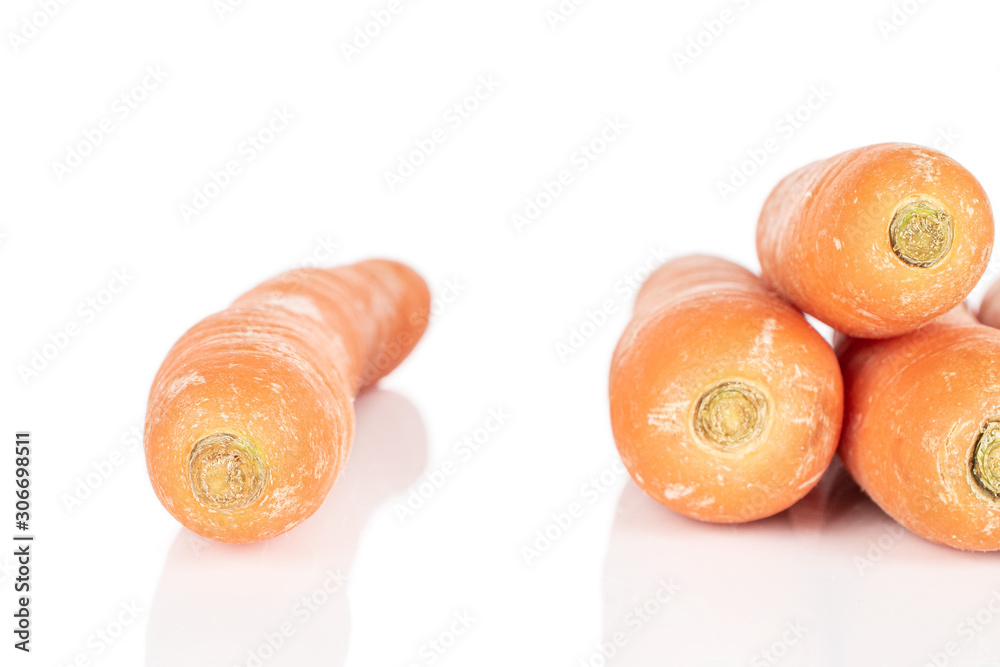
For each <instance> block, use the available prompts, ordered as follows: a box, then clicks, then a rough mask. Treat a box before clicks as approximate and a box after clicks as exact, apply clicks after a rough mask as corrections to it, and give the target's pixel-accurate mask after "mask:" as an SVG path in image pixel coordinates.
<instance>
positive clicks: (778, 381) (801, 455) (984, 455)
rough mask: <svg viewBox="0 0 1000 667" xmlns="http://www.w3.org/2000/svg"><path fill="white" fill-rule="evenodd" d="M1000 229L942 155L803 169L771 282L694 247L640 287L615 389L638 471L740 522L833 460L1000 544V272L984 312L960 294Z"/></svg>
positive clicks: (765, 217) (770, 246) (772, 254)
mask: <svg viewBox="0 0 1000 667" xmlns="http://www.w3.org/2000/svg"><path fill="white" fill-rule="evenodd" d="M993 234H994V227H993V214H992V210H991V207H990V203H989V199H988V198H987V196H986V193H985V191H984V190H983V188H982V186H981V185H980V184H979V182H978V181H977V180H976V179H975V178H974V177H973V176H972V174H970V173H969V172H968V171H967V170H966V169H965V168H963V167H962V166H961V165H960V164H958V163H957V162H956V161H954V160H953V159H951V158H949V157H947V156H945V155H943V154H941V153H939V152H937V151H933V150H931V149H928V148H922V147H920V146H914V145H909V144H898V143H897V144H879V145H874V146H867V147H863V148H858V149H855V150H851V151H847V152H845V153H841V154H840V155H836V156H834V157H832V158H829V159H826V160H820V161H818V162H814V163H813V164H810V165H808V166H805V167H803V168H801V169H799V170H798V171H795V172H794V173H792V174H790V175H789V176H787V177H786V178H785V179H784V180H782V181H781V182H780V183H779V184H778V185H777V186H776V187H775V188H774V190H773V191H772V192H771V194H770V196H769V197H768V198H767V200H766V202H765V204H764V207H763V210H762V212H761V215H760V219H759V221H758V225H757V254H758V258H759V260H760V266H761V276H760V277H757V276H755V275H754V274H752V273H751V272H749V271H747V270H746V269H743V268H741V267H739V266H736V265H734V264H732V263H730V262H728V261H725V260H723V259H719V258H713V257H703V256H696V257H685V258H680V259H675V260H673V261H671V262H668V263H667V264H665V265H664V266H662V267H661V268H660V269H658V270H657V271H656V272H655V273H654V274H653V275H652V276H651V277H650V278H649V279H648V281H647V282H646V284H645V285H644V286H643V288H642V290H640V292H639V294H638V295H637V297H636V303H635V309H634V314H633V318H632V321H631V322H630V323H629V324H628V326H627V328H626V330H625V332H624V334H623V335H622V338H621V340H620V341H619V343H618V347H617V349H616V350H615V354H614V357H613V359H612V363H611V375H610V389H609V395H610V408H611V425H612V430H613V433H614V438H615V443H616V445H617V447H618V451H619V453H620V455H621V457H622V461H623V462H624V464H625V466H626V468H627V469H628V471H629V473H630V475H631V477H632V478H633V480H635V482H636V484H638V485H639V487H641V488H642V489H643V490H644V491H645V492H646V493H647V494H648V495H649V496H651V497H652V498H654V499H656V500H657V501H658V502H660V503H662V504H663V505H666V506H667V507H669V508H671V509H673V510H675V511H677V512H680V513H682V514H685V515H687V516H690V517H693V518H696V519H701V520H703V521H712V522H720V523H732V522H742V521H749V520H753V519H759V518H763V517H767V516H770V515H773V514H776V513H778V512H780V511H782V510H784V509H787V508H788V507H790V506H791V505H792V504H794V503H795V502H796V501H798V500H799V499H800V498H802V497H803V496H804V495H805V494H806V493H808V491H809V490H810V489H811V488H812V487H813V486H814V485H815V484H816V483H817V482H818V481H819V479H820V477H821V476H822V475H823V473H824V471H825V470H826V468H827V466H828V465H829V463H830V462H831V460H832V458H833V457H834V455H835V453H837V454H839V456H840V458H841V459H842V461H843V463H844V465H845V467H846V468H847V470H848V471H849V472H850V474H851V476H852V477H853V478H854V480H855V481H856V482H857V483H858V485H859V486H860V487H861V488H862V489H863V490H864V491H865V492H866V493H867V494H868V495H869V496H870V497H871V498H872V500H874V501H875V502H876V503H877V504H878V505H879V506H880V507H881V508H882V509H883V510H884V511H885V512H886V513H887V514H889V515H890V516H892V517H893V518H894V519H896V520H897V521H898V522H900V523H901V524H902V525H904V526H906V527H907V528H909V529H910V530H912V531H913V532H914V533H916V534H918V535H920V536H922V537H924V538H926V539H928V540H932V541H934V542H938V543H941V544H946V545H949V546H952V547H957V548H960V549H969V550H982V551H986V550H997V549H1000V330H998V329H997V328H996V327H1000V283H998V284H997V285H994V286H993V288H992V289H991V290H990V291H989V292H988V293H987V295H986V296H985V297H984V300H983V303H982V306H981V308H980V309H979V313H978V319H977V317H976V316H975V315H973V314H972V313H971V312H970V311H969V310H968V309H967V308H966V307H965V305H964V300H965V299H966V297H967V296H968V295H969V293H970V292H971V291H972V289H973V288H974V287H975V286H976V284H977V283H978V282H979V281H980V279H981V278H982V277H983V274H984V273H985V271H986V267H987V264H988V262H989V260H990V254H991V251H992V247H993ZM803 313H805V314H808V315H811V316H813V317H814V318H816V319H817V320H819V321H821V322H823V323H825V324H827V325H829V326H830V327H831V328H833V329H834V330H835V331H836V332H837V336H836V339H837V341H838V342H837V344H836V347H835V348H834V347H832V346H831V345H830V344H829V343H828V342H827V341H826V340H825V339H823V338H822V337H821V336H820V335H819V334H818V333H817V332H816V330H815V329H813V327H812V326H811V325H810V324H809V323H808V321H807V320H806V319H805V317H804V315H803Z"/></svg>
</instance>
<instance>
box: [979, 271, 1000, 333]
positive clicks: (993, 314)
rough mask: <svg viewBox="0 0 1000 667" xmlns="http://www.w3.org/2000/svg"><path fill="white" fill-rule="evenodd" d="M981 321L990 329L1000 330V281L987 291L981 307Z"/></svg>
mask: <svg viewBox="0 0 1000 667" xmlns="http://www.w3.org/2000/svg"><path fill="white" fill-rule="evenodd" d="M979 321H980V322H982V323H983V324H985V325H986V326H988V327H993V328H994V329H998V328H1000V280H998V281H996V282H995V283H993V284H992V285H990V288H989V289H988V290H986V294H985V295H984V296H983V302H982V304H981V305H980V306H979Z"/></svg>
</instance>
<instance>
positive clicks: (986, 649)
mask: <svg viewBox="0 0 1000 667" xmlns="http://www.w3.org/2000/svg"><path fill="white" fill-rule="evenodd" d="M998 558H1000V556H998V555H996V554H982V553H978V554H977V553H968V552H961V551H957V550H954V549H949V548H947V547H942V546H939V545H935V544H931V543H930V542H927V541H925V540H923V539H921V538H919V537H917V536H916V535H913V534H912V533H910V532H908V531H906V530H905V529H903V528H902V527H901V526H899V525H898V524H897V523H896V522H895V521H893V520H892V519H891V518H889V517H888V516H887V515H886V514H884V513H883V512H882V511H881V510H880V509H879V508H878V506H876V505H875V504H874V503H873V502H872V501H871V500H869V499H868V497H867V496H866V495H865V494H864V493H863V492H862V491H861V490H860V489H859V488H858V487H857V485H856V484H855V483H854V481H853V480H851V478H850V476H849V475H848V474H847V472H846V471H845V470H844V469H843V466H842V465H841V464H840V462H839V460H836V461H835V462H834V464H833V465H832V466H831V468H830V470H828V471H827V474H826V475H825V476H824V478H823V479H822V480H821V482H820V484H818V485H817V486H816V488H814V489H813V490H812V492H810V493H809V494H808V495H807V496H806V497H805V498H803V499H802V500H801V501H800V502H799V503H797V504H796V505H794V506H793V507H792V508H790V509H788V510H786V511H784V512H782V513H780V514H777V515H775V516H773V517H770V518H768V519H763V520H761V521H754V522H751V523H748V524H741V525H732V526H726V525H715V524H708V523H702V522H699V521H695V520H693V519H688V518H687V517H684V516H681V515H679V514H676V513H674V512H671V511H670V510H668V509H667V508H665V507H663V506H661V505H660V504H659V503H657V502H656V501H654V500H652V499H651V498H649V497H648V496H646V495H645V494H644V493H643V492H642V491H641V490H640V489H639V488H638V487H636V486H635V485H634V484H631V483H629V484H627V485H626V487H625V489H624V490H623V492H622V494H621V496H620V498H619V501H618V507H617V512H616V515H615V519H614V524H613V526H612V530H611V536H610V540H609V544H608V550H607V554H606V557H605V563H604V573H603V579H602V586H603V603H604V604H603V621H602V636H601V640H600V643H595V644H594V645H593V647H592V651H593V653H592V654H591V655H586V654H585V655H580V656H575V657H577V658H581V659H583V660H584V661H585V664H586V662H587V661H588V660H590V659H592V658H593V657H594V655H598V654H600V653H601V651H602V650H603V651H604V652H605V653H607V652H609V651H611V650H612V649H613V651H614V653H615V655H614V657H613V659H612V660H608V662H609V664H614V665H616V666H618V667H628V666H632V665H649V664H671V665H680V666H683V667H737V666H742V665H749V664H768V665H769V664H776V663H775V662H774V661H775V660H778V658H780V662H781V663H782V664H800V665H854V664H866V665H869V664H870V665H876V666H878V665H883V664H884V665H895V664H902V663H905V664H923V663H924V662H925V661H928V660H930V657H929V656H933V655H936V654H937V652H939V651H941V650H943V648H944V647H945V646H946V645H947V644H948V642H955V643H956V644H958V645H960V648H961V650H962V655H963V659H966V660H967V659H969V658H972V657H976V658H978V659H980V660H982V659H983V658H986V657H987V656H989V655H1000V653H998V652H997V649H998V648H1000V568H997V564H998V561H997V559H998ZM665 591H670V592H669V593H668V592H665ZM994 592H996V595H997V602H996V603H994V604H995V605H996V621H995V622H994V624H993V625H992V626H990V627H985V626H984V630H983V631H982V632H979V633H977V634H976V636H975V641H974V642H973V641H972V640H969V641H968V642H967V641H966V639H964V638H963V637H962V636H961V635H959V634H957V633H956V627H957V626H958V625H959V624H960V623H962V622H963V618H965V617H966V616H967V615H970V614H971V615H972V616H975V614H976V613H977V611H978V610H980V609H982V608H984V606H986V605H988V604H989V602H990V599H991V596H992V595H993V594H994ZM904 649H905V652H906V655H905V659H904V657H901V656H900V651H901V650H904ZM665 656H669V661H668V663H664V662H663V660H664V659H665ZM602 657H605V656H602ZM596 662H600V659H597V660H596ZM931 664H933V662H932V663H931ZM954 664H959V663H954ZM961 664H966V663H965V662H961ZM968 664H973V663H971V662H970V663H968ZM975 664H980V663H975ZM990 664H992V663H990Z"/></svg>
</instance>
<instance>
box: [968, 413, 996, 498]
mask: <svg viewBox="0 0 1000 667" xmlns="http://www.w3.org/2000/svg"><path fill="white" fill-rule="evenodd" d="M971 465H972V478H973V479H974V480H976V483H977V484H978V485H979V488H981V489H982V490H983V491H985V492H986V494H987V495H988V496H989V497H990V498H992V499H993V500H998V499H1000V421H998V420H991V421H988V422H986V423H985V424H983V428H982V432H981V433H980V435H979V440H977V441H976V447H975V449H974V450H973V451H972V460H971Z"/></svg>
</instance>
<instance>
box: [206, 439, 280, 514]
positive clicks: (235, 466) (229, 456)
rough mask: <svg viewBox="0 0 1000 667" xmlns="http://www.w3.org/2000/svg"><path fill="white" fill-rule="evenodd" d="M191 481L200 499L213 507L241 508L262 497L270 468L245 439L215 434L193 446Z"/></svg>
mask: <svg viewBox="0 0 1000 667" xmlns="http://www.w3.org/2000/svg"><path fill="white" fill-rule="evenodd" d="M188 480H189V481H190V482H191V488H192V490H193V491H194V495H195V498H197V499H198V502H200V503H202V504H203V505H207V506H209V507H211V508H213V509H218V510H238V509H241V508H243V507H246V506H247V505H249V504H250V503H252V502H253V501H255V500H257V498H258V497H260V494H261V491H263V490H264V482H265V481H266V480H267V469H266V467H265V465H264V462H263V460H262V458H261V456H260V454H259V453H258V451H257V449H256V447H254V446H253V445H252V444H251V443H250V442H249V441H247V440H246V439H245V438H242V437H240V436H237V435H233V434H231V433H215V434H212V435H209V436H206V437H204V438H202V439H201V440H199V441H198V442H197V443H195V445H194V447H192V448H191V454H190V456H189V458H188Z"/></svg>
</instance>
